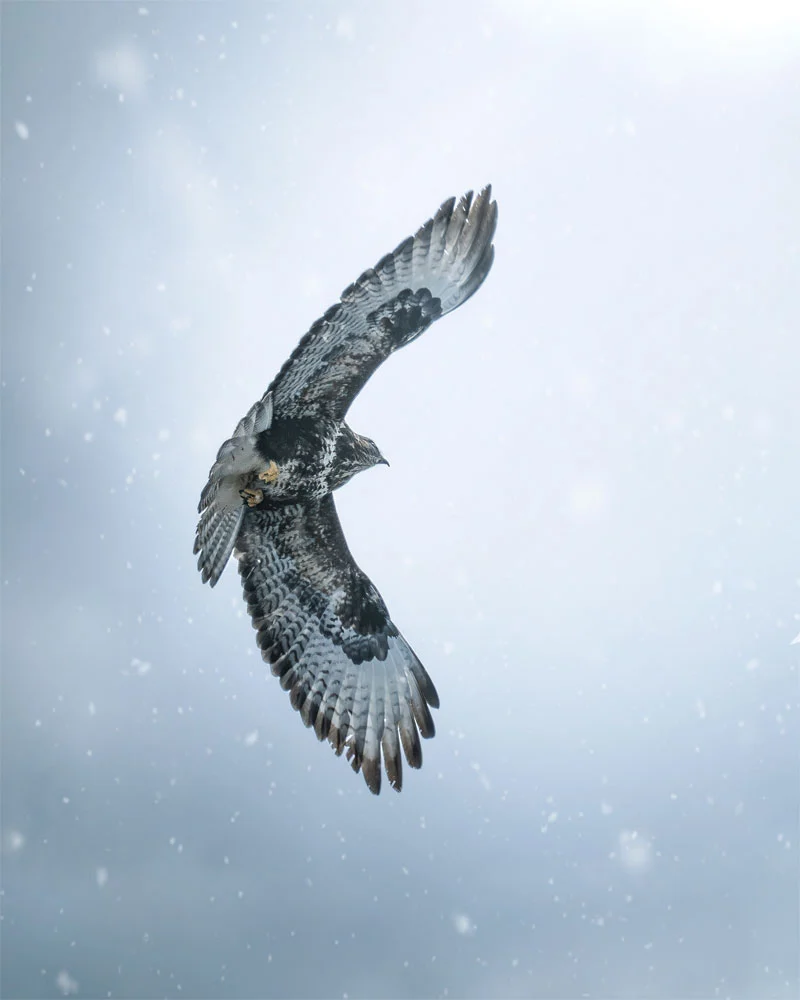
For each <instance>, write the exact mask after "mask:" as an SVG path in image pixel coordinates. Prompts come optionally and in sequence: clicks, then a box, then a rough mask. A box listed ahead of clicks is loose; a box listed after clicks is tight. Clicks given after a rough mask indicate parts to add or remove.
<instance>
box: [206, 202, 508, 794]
mask: <svg viewBox="0 0 800 1000" xmlns="http://www.w3.org/2000/svg"><path fill="white" fill-rule="evenodd" d="M496 223H497V206H496V204H495V202H493V201H492V200H491V187H486V188H484V190H483V191H481V193H480V194H479V195H478V196H477V198H474V199H473V197H472V192H469V193H468V194H466V195H465V196H464V197H463V198H462V199H461V200H460V201H459V202H458V203H456V201H455V199H454V198H451V199H449V200H448V201H446V202H445V203H444V204H443V205H442V206H441V208H440V209H439V211H438V212H437V213H436V215H435V216H434V217H433V218H432V219H430V220H429V221H428V222H426V223H425V225H424V226H422V228H421V229H419V230H418V232H417V233H416V235H414V236H411V237H409V238H408V239H406V240H404V241H403V242H402V243H401V244H400V245H399V246H398V247H397V249H396V250H395V251H394V252H393V253H391V254H387V255H386V256H385V257H383V258H382V259H381V260H380V261H379V262H378V264H377V265H376V266H375V268H373V269H370V270H368V271H365V272H364V274H362V275H361V277H360V278H359V279H358V281H356V282H355V283H354V284H352V285H350V286H349V288H347V289H345V291H344V292H343V293H342V298H341V301H340V302H339V303H337V304H336V305H335V306H333V307H332V308H331V309H329V310H328V311H327V312H326V313H325V315H324V316H323V317H322V318H321V319H319V320H317V322H316V323H314V325H313V326H312V327H311V329H310V330H309V332H308V333H307V334H306V335H305V336H304V337H303V339H302V340H301V341H300V343H299V344H298V345H297V347H296V348H295V350H294V351H293V352H292V355H291V356H290V358H289V359H288V361H287V362H286V363H285V364H284V366H283V367H282V368H281V370H280V371H279V372H278V374H277V376H276V377H275V379H274V380H273V382H272V384H271V385H270V387H269V388H268V389H267V391H266V392H265V394H264V396H263V397H262V398H261V399H260V400H259V401H258V402H257V403H255V404H254V405H253V406H252V407H251V409H250V410H249V412H248V413H247V415H246V416H245V417H244V418H243V419H242V420H241V421H240V422H239V424H238V425H237V427H236V430H235V431H234V433H233V436H232V437H231V438H230V439H229V440H227V441H226V442H225V443H224V444H223V445H222V447H221V448H220V450H219V452H218V454H217V458H216V461H215V462H214V465H213V466H212V467H211V471H210V473H209V479H208V483H207V484H206V486H205V488H204V490H203V492H202V495H201V498H200V505H199V511H200V521H199V523H198V526H197V535H196V538H195V546H194V551H195V553H196V554H198V556H199V558H198V568H199V569H200V572H201V573H202V578H203V581H204V582H206V581H209V582H210V583H211V586H212V587H213V586H214V584H216V582H217V581H218V580H219V578H220V575H221V574H222V571H223V570H224V568H225V565H226V563H227V561H228V558H229V557H230V555H231V552H233V553H234V554H235V555H236V557H237V558H238V560H239V573H240V575H241V578H242V585H243V588H244V597H245V600H246V601H247V609H248V611H249V613H250V616H251V618H252V621H253V626H254V628H255V629H257V636H256V640H257V642H258V645H259V648H260V649H261V654H262V656H263V658H264V660H265V661H266V662H267V663H269V664H270V667H271V669H272V672H273V673H274V674H275V675H276V676H278V677H279V678H280V682H281V686H282V687H283V688H284V689H285V690H287V691H289V692H290V697H291V702H292V705H293V706H294V708H296V709H297V710H298V711H299V712H300V715H301V718H302V719H303V722H304V723H305V724H306V726H313V727H314V731H315V732H316V734H317V736H318V737H319V739H321V740H322V739H327V740H328V741H329V742H330V743H331V744H332V746H333V747H334V749H335V750H336V752H337V754H338V753H341V752H342V751H343V750H345V749H346V751H347V757H348V759H349V760H350V762H351V764H352V767H353V769H354V770H356V771H358V770H361V771H362V772H363V774H364V778H365V780H366V782H367V785H368V786H369V788H370V790H371V791H373V792H375V793H377V792H379V791H380V786H381V756H383V763H384V767H385V769H386V773H387V776H388V778H389V781H390V783H391V785H392V786H393V787H394V788H396V789H397V790H398V791H399V790H400V788H401V786H402V762H401V755H400V746H401V745H402V747H403V752H404V753H405V756H406V760H407V761H408V763H409V764H410V765H411V767H419V766H420V765H421V763H422V750H421V748H420V742H419V737H420V735H422V736H423V737H426V738H427V737H430V736H433V734H434V724H433V719H432V718H431V714H430V709H429V706H430V707H433V708H438V707H439V698H438V695H437V693H436V689H435V688H434V686H433V682H432V681H431V679H430V677H429V676H428V674H427V672H426V671H425V668H424V667H423V666H422V664H421V663H420V661H419V660H418V659H417V657H416V655H415V654H414V652H413V650H412V649H411V647H410V646H409V645H408V643H407V642H406V641H405V639H404V638H403V637H402V635H400V633H399V632H398V630H397V628H396V626H395V625H394V623H393V622H392V620H391V618H390V617H389V613H388V611H387V609H386V605H385V604H384V603H383V600H382V598H381V596H380V594H379V593H378V591H377V590H376V589H375V587H374V586H373V584H372V582H371V581H370V580H369V579H368V577H367V576H365V574H364V573H363V572H362V571H361V570H360V569H359V568H358V566H357V565H356V564H355V562H354V560H353V557H352V556H351V554H350V551H349V549H348V548H347V543H346V541H345V538H344V535H343V533H342V529H341V525H340V524H339V518H338V516H337V514H336V508H335V506H334V502H333V497H332V495H331V494H332V491H333V490H335V489H338V487H340V486H342V485H344V483H346V482H347V481H348V480H349V479H351V478H352V477H353V476H354V475H355V474H356V473H357V472H361V471H363V470H364V469H368V468H371V467H372V466H374V465H376V464H379V463H381V462H385V459H384V458H383V456H382V455H381V453H380V451H379V450H378V448H377V446H376V445H375V443H374V442H373V441H370V439H369V438H365V437H362V436H361V435H359V434H356V433H355V432H354V431H352V430H351V429H350V427H348V425H347V424H346V423H345V420H344V417H345V415H346V413H347V410H348V408H349V407H350V404H351V403H352V401H353V399H354V398H355V397H356V395H357V394H358V393H359V391H360V390H361V389H362V387H363V386H364V384H365V383H366V381H367V379H368V378H369V377H370V375H372V373H373V372H374V371H375V370H376V368H377V367H378V366H379V365H380V364H381V363H382V362H383V361H385V360H386V358H387V357H389V355H390V354H391V353H392V352H393V351H395V350H397V349H398V348H399V347H403V346H404V345H405V344H408V343H410V342H411V341H412V340H414V339H415V338H416V337H418V336H419V335H420V334H421V333H423V332H424V331H425V330H426V329H427V328H428V327H429V326H430V324H431V323H433V322H434V320H436V319H438V318H439V317H440V316H443V315H444V314H445V313H447V312H451V311H452V310H453V309H455V308H456V307H457V306H459V305H461V304H462V303H463V302H465V301H466V300H467V299H468V298H469V297H470V296H471V295H472V294H473V293H474V292H475V291H476V290H477V289H478V288H479V287H480V285H481V284H482V282H483V280H484V278H485V277H486V275H487V274H488V273H489V269H490V268H491V266H492V260H493V258H494V247H493V245H492V237H493V236H494V231H495V226H496Z"/></svg>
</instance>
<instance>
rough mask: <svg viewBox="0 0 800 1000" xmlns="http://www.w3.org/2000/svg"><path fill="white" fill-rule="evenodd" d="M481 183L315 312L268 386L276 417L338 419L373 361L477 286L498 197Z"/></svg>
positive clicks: (486, 262) (486, 263) (488, 255)
mask: <svg viewBox="0 0 800 1000" xmlns="http://www.w3.org/2000/svg"><path fill="white" fill-rule="evenodd" d="M491 199H492V188H491V185H487V187H485V188H484V189H483V190H482V191H481V192H480V194H479V195H478V196H477V198H474V199H473V197H472V192H471V191H469V192H468V193H467V194H465V195H464V197H463V198H462V199H461V200H460V201H459V202H458V204H456V200H455V198H450V199H449V200H448V201H446V202H444V204H443V205H442V206H441V208H440V209H439V211H438V212H437V213H436V215H435V216H434V217H433V218H432V219H429V220H428V221H427V222H426V223H425V225H424V226H422V228H421V229H419V230H418V231H417V233H416V235H414V236H409V237H408V239H406V240H404V241H403V242H402V243H401V244H400V245H399V246H398V247H397V249H396V250H395V251H394V252H393V253H390V254H387V255H386V256H385V257H384V258H383V259H382V260H380V261H379V262H378V263H377V264H376V265H375V267H374V268H371V269H370V270H368V271H365V272H364V273H363V274H362V275H361V277H360V278H359V279H358V281H356V282H355V284H352V285H350V287H349V288H346V289H345V291H344V292H343V293H342V298H341V301H340V302H339V303H337V304H336V305H335V306H333V307H332V308H331V309H329V310H328V311H327V312H326V313H325V315H324V316H323V317H322V318H321V319H319V320H317V322H316V323H314V325H313V326H312V327H311V329H310V330H309V331H308V333H307V334H306V335H305V336H304V337H303V339H302V340H301V341H300V343H299V344H298V345H297V347H296V348H295V350H294V352H293V353H292V355H291V357H290V358H289V360H288V361H287V362H286V364H285V365H284V366H283V368H281V370H280V372H279V373H278V374H277V376H276V377H275V379H274V380H273V382H272V385H271V386H270V391H271V392H272V393H273V397H274V400H275V410H276V412H277V413H280V415H281V417H285V416H294V415H298V414H300V413H302V414H304V415H308V414H309V413H311V414H313V413H315V412H324V413H326V414H327V415H329V416H331V417H334V418H336V419H341V418H343V417H344V415H345V414H346V413H347V410H348V408H349V407H350V404H351V403H352V402H353V400H354V399H355V397H356V396H357V395H358V393H359V392H360V390H361V389H362V388H363V386H364V384H365V383H366V381H367V379H368V378H369V377H370V375H372V373H373V372H374V371H375V369H376V368H377V367H378V366H379V365H380V364H381V363H382V362H383V361H385V360H386V358H387V357H389V355H390V354H391V353H392V352H393V351H395V350H397V348H399V347H402V346H404V345H405V344H408V343H410V342H411V341H412V340H414V339H415V338H416V337H418V336H419V335H420V334H421V333H422V332H423V331H424V330H425V329H427V327H428V326H430V324H431V323H432V322H433V320H435V319H437V318H438V317H439V316H443V315H444V314H445V313H448V312H451V311H452V310H453V309H455V308H457V307H458V306H460V305H461V304H462V303H463V302H466V301H467V299H468V298H469V297H470V296H471V295H472V294H473V293H474V292H476V291H477V289H478V288H480V286H481V284H482V283H483V280H484V278H485V277H486V275H487V274H488V273H489V269H490V268H491V266H492V260H493V259H494V246H493V245H492V237H493V236H494V231H495V227H496V225H497V203H496V202H494V201H492V200H491Z"/></svg>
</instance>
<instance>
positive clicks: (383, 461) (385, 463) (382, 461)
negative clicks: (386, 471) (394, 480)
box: [378, 455, 389, 465]
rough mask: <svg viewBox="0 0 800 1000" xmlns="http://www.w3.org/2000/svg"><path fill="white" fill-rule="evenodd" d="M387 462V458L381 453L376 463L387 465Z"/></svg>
mask: <svg viewBox="0 0 800 1000" xmlns="http://www.w3.org/2000/svg"><path fill="white" fill-rule="evenodd" d="M388 464H389V463H388V462H387V460H386V459H385V458H384V457H383V455H381V460H380V461H379V462H378V465H388Z"/></svg>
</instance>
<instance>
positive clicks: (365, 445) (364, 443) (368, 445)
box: [356, 434, 389, 469]
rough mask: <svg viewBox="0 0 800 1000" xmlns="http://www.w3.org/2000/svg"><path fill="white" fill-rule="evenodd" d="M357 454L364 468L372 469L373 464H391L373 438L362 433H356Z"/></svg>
mask: <svg viewBox="0 0 800 1000" xmlns="http://www.w3.org/2000/svg"><path fill="white" fill-rule="evenodd" d="M356 454H357V457H358V461H359V464H360V466H361V468H362V469H371V468H372V467H373V465H388V464H389V463H388V462H387V461H386V459H385V458H384V457H383V455H382V454H381V450H380V448H379V447H378V446H377V445H376V444H375V442H374V441H373V440H372V438H368V437H363V436H362V435H361V434H357V435H356Z"/></svg>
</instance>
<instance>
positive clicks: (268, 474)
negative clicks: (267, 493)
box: [258, 460, 280, 483]
mask: <svg viewBox="0 0 800 1000" xmlns="http://www.w3.org/2000/svg"><path fill="white" fill-rule="evenodd" d="M279 471H280V470H279V469H278V466H277V465H276V464H275V463H274V462H273V461H271V460H270V463H269V465H268V466H267V468H266V469H265V470H264V471H263V472H259V474H258V478H259V479H260V480H261V482H262V483H274V482H275V481H276V479H277V478H278V473H279Z"/></svg>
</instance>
